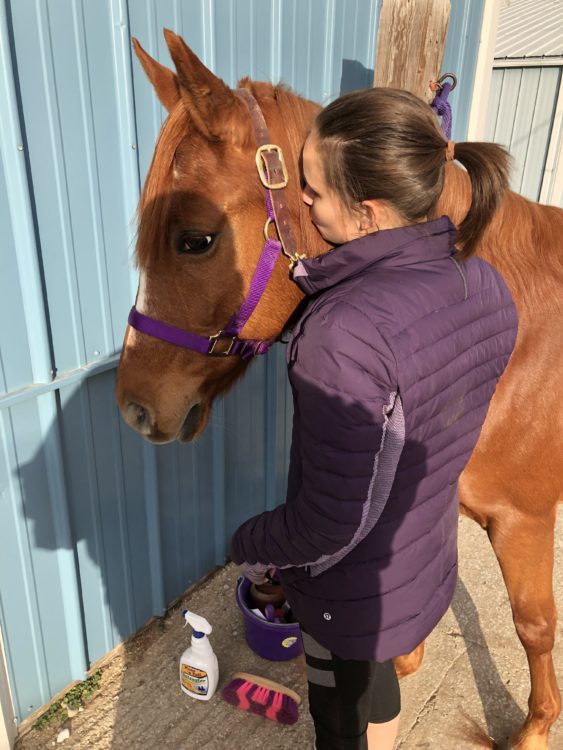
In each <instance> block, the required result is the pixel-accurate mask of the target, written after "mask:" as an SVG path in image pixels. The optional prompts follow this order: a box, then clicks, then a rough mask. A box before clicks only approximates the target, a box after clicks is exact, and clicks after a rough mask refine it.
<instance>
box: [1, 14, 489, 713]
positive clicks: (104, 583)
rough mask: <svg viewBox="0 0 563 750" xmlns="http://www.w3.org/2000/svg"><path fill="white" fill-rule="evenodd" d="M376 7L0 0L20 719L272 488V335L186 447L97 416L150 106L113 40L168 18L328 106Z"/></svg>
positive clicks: (347, 81) (276, 437)
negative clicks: (266, 350)
mask: <svg viewBox="0 0 563 750" xmlns="http://www.w3.org/2000/svg"><path fill="white" fill-rule="evenodd" d="M453 6H454V7H453V12H454V13H457V14H458V15H457V17H458V18H459V17H460V15H459V14H462V15H463V13H464V11H463V9H462V7H461V6H462V4H461V3H458V4H457V9H456V7H455V6H456V3H455V2H454V3H453ZM476 7H481V6H480V4H479V2H477V0H473V2H472V3H471V9H470V11H468V12H470V15H471V14H472V15H471V18H470V19H469V21H468V23H469V26H471V27H472V25H474V24H476V23H477V22H478V21H477V20H476V19H477V17H478V15H479V14H478V13H475V12H474V10H475V8H476ZM378 12H379V1H378V0H346V2H344V1H343V0H328V1H326V2H325V0H232V1H231V2H229V1H228V0H158V2H157V0H129V2H127V0H105V2H101V1H100V2H90V1H89V0H44V2H40V3H38V2H35V1H34V0H0V157H1V159H0V222H1V225H2V227H3V229H4V232H3V239H2V244H1V246H0V249H1V252H2V274H1V276H0V314H1V315H2V320H3V321H5V323H6V324H4V325H2V327H1V329H0V625H1V627H2V630H3V633H4V636H5V642H6V649H7V658H8V663H9V671H10V679H11V685H12V690H13V695H14V699H15V702H16V712H17V718H18V720H19V721H21V720H22V719H23V718H25V717H26V716H27V715H29V713H30V712H32V711H34V710H35V709H37V708H38V707H39V706H41V705H42V704H43V703H45V702H46V701H47V700H49V698H50V697H51V696H52V695H53V694H54V693H56V692H57V691H59V690H60V689H62V688H63V687H64V686H65V685H67V684H68V683H69V682H70V681H72V680H73V679H80V678H82V677H83V676H84V671H85V670H86V669H87V667H88V666H89V665H90V664H91V663H92V662H93V661H95V660H96V659H98V658H100V657H101V656H103V655H104V654H106V653H107V652H108V651H109V650H111V648H113V647H114V646H115V645H116V644H117V643H119V642H120V641H122V640H123V639H124V638H126V637H127V636H128V635H130V634H131V633H132V632H134V631H135V630H136V629H137V628H138V627H140V626H141V625H142V624H143V623H145V622H146V621H147V620H148V619H149V618H150V617H151V616H152V615H154V614H161V613H162V612H163V610H164V608H165V606H166V605H167V604H168V603H170V602H171V601H172V600H173V599H175V598H176V597H177V596H179V595H180V594H181V593H182V592H183V591H184V590H185V588H186V587H187V586H189V585H190V584H191V583H193V582H195V581H197V580H198V579H199V578H200V577H201V576H202V575H203V574H204V573H206V572H207V571H208V570H210V569H211V568H212V567H213V566H214V565H216V564H221V563H222V562H223V561H224V559H225V553H226V551H227V545H228V540H229V537H230V535H231V533H232V531H233V530H234V529H235V528H236V526H237V525H238V524H239V523H240V522H241V521H243V520H244V519H245V518H247V517H248V516H250V515H251V514H252V513H255V512H259V511H261V510H263V509H265V508H273V507H275V506H276V505H277V504H278V503H279V502H280V501H281V500H282V499H283V497H284V492H285V483H286V477H285V472H286V466H287V459H288V452H289V444H290V434H291V395H290V393H289V391H288V387H287V383H286V374H285V362H284V359H285V351H284V347H283V346H281V345H280V346H278V347H276V348H275V349H274V351H273V352H271V353H270V355H268V357H266V358H263V359H261V360H260V361H257V362H256V363H254V364H253V366H252V368H251V369H250V371H249V373H248V375H247V377H246V378H245V379H244V380H243V381H242V382H241V383H240V384H239V385H238V386H237V388H236V389H235V390H234V391H233V392H232V393H230V394H229V395H228V396H227V397H226V398H225V399H223V400H221V401H220V402H219V403H217V404H216V406H215V409H214V413H213V416H212V419H211V423H210V425H209V427H208V429H207V431H206V433H205V435H204V436H203V437H202V438H201V439H200V440H199V441H198V442H197V444H195V445H188V446H186V445H168V446H163V447H158V448H156V447H155V446H152V445H149V444H148V443H145V442H144V441H142V440H141V439H140V437H139V436H137V435H136V434H135V433H133V431H132V430H130V429H129V428H127V427H126V426H125V425H124V423H123V422H122V420H121V419H120V416H119V414H118V412H117V408H116V405H115V400H114V379H115V366H116V363H117V354H118V350H119V348H120V346H121V340H122V336H123V332H124V328H125V321H126V315H127V310H128V308H129V306H130V304H131V300H132V298H133V296H134V292H135V288H136V273H135V271H134V268H133V267H132V264H131V262H130V258H131V253H132V249H133V244H134V231H135V230H134V221H133V219H134V212H135V206H136V202H137V199H138V194H139V185H140V182H141V180H142V179H143V178H144V175H145V174H146V171H147V169H148V165H149V163H150V159H151V157H152V153H153V149H154V143H155V139H156V137H157V135H158V131H159V129H160V125H161V123H162V120H163V119H164V115H165V113H164V111H163V109H162V107H161V106H160V104H159V103H158V102H157V99H156V97H155V95H154V92H153V90H152V88H151V86H150V84H149V83H148V81H147V80H146V78H145V76H144V74H143V72H142V70H141V68H140V66H139V65H138V64H137V61H136V60H132V55H131V48H130V36H131V35H135V36H137V37H138V38H139V40H140V41H141V43H142V44H143V46H144V47H145V48H146V49H147V50H148V51H149V53H151V54H152V55H154V56H155V57H157V58H158V59H159V60H161V61H162V62H164V63H166V64H171V63H170V59H169V56H168V52H167V50H166V48H165V45H164V40H163V38H162V27H165V26H166V27H169V28H172V29H174V30H175V31H178V32H179V33H181V34H182V35H183V36H184V38H185V39H186V41H187V42H188V44H190V45H191V46H192V47H193V49H194V50H195V51H196V52H197V53H198V54H199V55H200V56H201V57H202V58H203V60H204V62H206V63H207V64H208V65H209V66H210V67H211V68H212V69H213V70H215V71H216V72H217V73H218V75H220V76H221V77H223V78H224V79H225V80H226V81H227V82H228V83H229V84H230V85H235V84H236V82H237V80H238V79H239V78H240V77H242V76H244V75H250V76H252V77H254V78H256V79H259V80H260V79H266V80H268V79H270V80H273V81H274V82H277V81H279V80H280V79H283V80H284V81H285V83H287V84H289V85H290V86H292V87H293V88H294V89H295V90H296V91H297V92H298V93H301V94H303V95H305V96H308V97H310V98H312V99H316V100H318V101H321V102H326V101H328V100H330V99H332V98H334V97H335V96H336V95H338V94H339V93H340V92H341V91H344V90H348V89H351V88H357V87H361V86H369V85H371V82H372V79H373V59H374V52H375V49H374V48H375V39H376V33H377V28H376V27H377V15H378ZM460 23H461V22H459V23H458V22H457V21H456V22H455V23H454V24H453V26H452V29H453V30H454V32H455V33H458V31H457V29H458V27H459V24H460ZM462 26H463V24H462ZM463 28H464V29H467V24H465V26H463ZM451 33H452V32H451ZM451 33H450V35H451ZM463 33H464V34H466V32H465V31H464V32H463ZM466 36H467V35H466ZM468 38H469V37H468ZM448 45H449V46H450V47H451V46H452V45H453V47H454V48H456V49H457V48H458V47H459V46H460V45H459V40H454V41H453V42H451V41H449V42H448ZM464 54H465V56H464V58H463V61H462V63H461V65H462V67H463V65H466V64H467V62H466V61H467V60H468V59H469V58H470V57H471V54H470V50H469V49H466V51H465V53H464ZM456 72H459V73H463V71H462V70H460V69H459V67H458V68H457V71H456ZM471 76H472V73H470V74H469V75H468V76H465V77H464V78H463V80H464V82H465V85H469V79H470V78H471ZM18 97H19V100H18ZM461 125H463V123H461ZM18 144H23V146H24V148H23V150H21V151H20V150H18V148H17V146H18ZM8 185H9V190H8V189H7V186H8ZM53 368H56V374H57V378H56V380H55V381H52V373H51V370H52V369H53Z"/></svg>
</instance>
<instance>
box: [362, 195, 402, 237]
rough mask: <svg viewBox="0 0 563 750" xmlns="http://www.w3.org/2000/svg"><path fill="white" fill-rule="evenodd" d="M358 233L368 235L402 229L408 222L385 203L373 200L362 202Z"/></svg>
mask: <svg viewBox="0 0 563 750" xmlns="http://www.w3.org/2000/svg"><path fill="white" fill-rule="evenodd" d="M360 208H361V218H360V227H359V228H360V231H361V232H363V233H365V234H368V233H369V232H376V231H379V230H380V229H393V228H395V227H403V226H405V225H406V224H408V222H407V221H406V220H405V219H404V218H403V217H402V216H401V214H399V213H398V211H396V210H395V209H394V208H393V206H392V205H391V204H390V203H387V201H384V200H380V199H374V200H368V201H362V203H361V205H360Z"/></svg>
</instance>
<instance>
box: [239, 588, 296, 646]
mask: <svg viewBox="0 0 563 750" xmlns="http://www.w3.org/2000/svg"><path fill="white" fill-rule="evenodd" d="M251 586H252V583H251V582H250V581H249V580H248V578H243V577H241V578H239V579H238V583H237V591H236V597H237V604H238V607H239V609H240V611H241V612H242V616H243V618H244V632H245V635H246V642H247V643H248V645H249V646H250V648H251V649H252V650H253V651H254V652H255V653H256V654H258V656H261V657H262V658H263V659H269V660H270V661H287V660H288V659H293V658H294V657H295V656H299V654H300V653H301V652H302V651H303V643H302V641H301V630H300V628H299V624H298V623H296V622H289V623H285V622H284V623H282V622H268V621H267V620H264V619H263V618H262V617H258V615H255V614H254V612H252V611H251V606H250V602H249V591H250V587H251Z"/></svg>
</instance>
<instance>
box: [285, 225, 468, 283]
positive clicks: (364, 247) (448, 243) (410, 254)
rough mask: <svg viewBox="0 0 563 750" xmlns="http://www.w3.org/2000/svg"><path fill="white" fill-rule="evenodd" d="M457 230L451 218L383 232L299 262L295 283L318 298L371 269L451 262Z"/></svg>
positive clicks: (296, 267)
mask: <svg viewBox="0 0 563 750" xmlns="http://www.w3.org/2000/svg"><path fill="white" fill-rule="evenodd" d="M455 236H456V229H455V227H454V225H453V224H452V222H451V221H450V220H449V218H448V217H447V216H442V217H441V218H440V219H435V220H434V221H428V222H423V223H421V224H413V225H411V226H408V227H398V228H396V229H382V230H380V231H379V232H374V234H368V235H366V236H365V237H361V238H359V239H357V240H352V241H351V242H347V243H346V244H344V245H339V246H338V247H336V248H334V249H333V250H330V251H329V252H328V253H325V254H324V255H320V256H318V257H317V258H307V259H305V260H302V261H299V263H297V265H296V266H295V268H294V269H293V280H294V281H295V283H296V284H297V285H298V286H299V287H300V288H301V289H302V290H303V291H304V292H305V294H314V293H315V292H320V291H322V290H323V289H327V288H328V287H331V286H334V285H335V284H338V283H340V282H341V281H344V280H345V279H348V278H350V277H352V276H357V275H359V274H361V273H363V272H364V271H365V270H366V269H368V268H372V267H373V268H374V269H375V267H377V268H384V267H385V268H390V267H397V266H408V265H414V264H417V263H424V262H428V261H432V260H438V259H440V258H447V257H448V256H450V255H451V254H452V252H453V251H454V242H455Z"/></svg>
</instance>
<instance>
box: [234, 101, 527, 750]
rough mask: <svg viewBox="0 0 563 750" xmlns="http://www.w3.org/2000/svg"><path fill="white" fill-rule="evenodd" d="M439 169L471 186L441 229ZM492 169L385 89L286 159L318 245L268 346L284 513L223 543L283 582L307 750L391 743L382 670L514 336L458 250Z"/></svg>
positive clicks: (446, 532) (408, 628)
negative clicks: (298, 169)
mask: <svg viewBox="0 0 563 750" xmlns="http://www.w3.org/2000/svg"><path fill="white" fill-rule="evenodd" d="M453 158H455V159H457V160H458V161H459V162H461V163H462V164H463V165H464V166H465V167H466V169H467V171H468V173H469V176H470V178H471V184H472V204H471V207H470V209H469V213H468V215H467V217H466V218H465V219H464V221H463V222H462V223H461V225H460V227H459V231H457V232H456V229H455V228H454V226H453V225H452V223H451V222H450V220H449V219H448V218H447V217H445V216H443V217H441V218H438V219H432V218H431V217H432V216H433V213H434V211H435V208H436V204H437V201H438V198H439V196H440V194H441V192H442V188H443V184H444V172H445V165H446V162H447V161H449V160H451V159H453ZM508 161H509V158H508V155H507V153H506V152H505V151H504V149H502V148H501V147H500V146H496V145H494V144H485V143H458V144H454V143H453V142H447V141H445V140H444V138H443V136H442V134H441V132H440V130H439V127H438V125H437V122H436V120H435V118H434V115H433V114H432V112H431V110H430V108H429V107H428V106H427V105H426V104H424V103H423V102H422V101H421V100H419V99H417V98H416V97H414V96H412V95H411V94H409V93H407V92H404V91H397V90H393V89H377V88H376V89H369V90H365V91H357V92H353V93H351V94H347V95H345V96H343V97H341V98H340V99H337V100H336V101H335V102H333V103H332V104H330V105H329V106H328V107H326V109H324V110H323V111H322V112H321V113H320V114H319V115H318V117H317V120H316V121H315V124H314V127H313V129H312V132H311V134H310V135H309V137H308V139H307V141H306V143H305V146H304V150H303V173H304V178H305V183H306V184H305V187H304V190H303V200H304V201H305V203H306V204H307V205H308V206H309V207H310V213H311V220H312V221H313V222H314V224H315V225H316V227H317V228H318V230H319V232H320V233H321V235H322V236H323V237H324V238H325V239H326V240H327V241H328V242H330V243H332V244H333V245H335V248H334V249H333V250H331V251H330V252H328V253H326V254H324V255H322V256H320V257H318V258H313V259H308V260H305V261H302V262H300V263H299V264H298V265H297V266H296V268H295V270H294V272H293V278H294V281H295V282H296V283H297V284H298V285H299V286H300V288H301V289H302V290H303V291H304V292H305V293H306V294H307V295H309V296H310V301H309V304H308V306H307V308H306V309H305V312H304V314H303V316H302V318H301V319H300V321H299V322H298V324H297V325H296V327H295V329H294V331H293V334H292V338H291V341H290V343H289V346H288V372H289V378H290V382H291V386H292V390H293V397H294V425H293V440H292V448H291V460H290V469H289V480H288V493H287V500H286V503H285V504H284V505H282V506H280V507H278V508H276V509H275V510H273V511H270V512H266V513H262V514H260V515H259V516H256V517H254V518H252V519H250V520H249V521H247V522H246V523H245V524H243V525H242V526H241V527H240V528H239V529H238V531H237V532H236V534H235V535H234V538H233V543H232V557H233V559H234V560H235V562H237V563H239V564H241V565H242V566H243V572H244V573H245V574H246V575H247V576H248V577H250V578H251V579H252V580H254V581H257V582H261V581H263V580H264V573H265V572H266V571H267V570H268V569H269V568H272V567H276V568H280V569H282V571H283V572H282V578H283V585H284V590H285V592H286V595H287V597H288V600H289V602H290V604H291V606H292V608H293V611H294V613H295V615H296V617H297V619H298V620H299V622H300V624H301V626H302V631H303V639H304V647H305V653H306V658H307V665H308V679H309V702H310V710H311V715H312V717H313V721H314V724H315V732H316V747H317V750H365V749H366V748H369V750H375V748H377V750H391V748H393V746H394V742H395V737H396V734H397V729H398V722H399V714H400V692H399V687H398V682H397V677H396V674H395V670H394V668H393V663H392V661H391V660H392V658H393V657H395V656H398V655H401V654H405V653H408V652H410V651H412V650H413V649H414V648H415V647H416V646H417V645H418V644H419V643H420V642H421V641H422V640H424V639H425V638H426V637H427V636H428V634H429V633H430V632H431V631H432V629H433V628H434V627H435V626H436V624H437V623H438V621H439V620H440V618H441V617H442V616H443V614H444V613H445V611H446V609H447V608H448V606H449V604H450V602H451V599H452V596H453V593H454V589H455V584H456V577H457V515H458V504H457V499H456V484H457V480H458V477H459V475H460V474H461V472H462V470H463V468H464V466H465V465H466V463H467V461H468V459H469V456H470V455H471V452H472V450H473V447H474V446H475V443H476V442H477V439H478V436H479V432H480V430H481V427H482V425H483V422H484V420H485V417H486V414H487V409H488V406H489V403H490V400H491V398H492V396H493V394H494V390H495V387H496V384H497V382H498V379H499V377H500V376H501V374H502V372H503V370H504V369H505V367H506V365H507V362H508V359H509V356H510V353H511V352H512V349H513V347H514V343H515V339H516V330H517V318H516V311H515V308H514V304H513V302H512V299H511V297H510V294H509V292H508V289H507V287H506V285H505V284H504V282H503V280H502V278H501V277H500V275H499V274H498V272H497V271H495V270H494V269H493V268H492V267H491V266H490V265H488V264H487V263H486V262H485V261H483V260H481V259H480V258H477V257H475V256H474V251H475V249H476V246H477V243H478V241H479V240H480V238H481V236H482V234H483V231H484V229H485V227H486V226H487V224H488V223H489V221H490V219H491V217H492V215H493V214H494V211H495V209H496V207H497V205H498V203H499V202H500V201H501V200H502V196H503V193H504V192H505V190H506V188H507V182H508ZM454 243H456V244H455V245H454ZM456 245H457V246H456Z"/></svg>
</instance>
